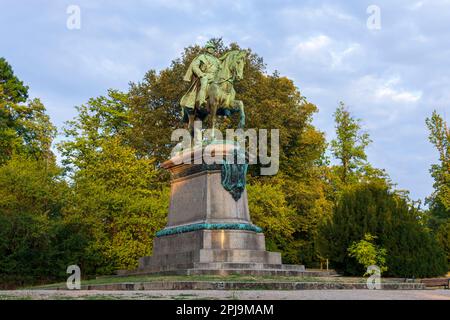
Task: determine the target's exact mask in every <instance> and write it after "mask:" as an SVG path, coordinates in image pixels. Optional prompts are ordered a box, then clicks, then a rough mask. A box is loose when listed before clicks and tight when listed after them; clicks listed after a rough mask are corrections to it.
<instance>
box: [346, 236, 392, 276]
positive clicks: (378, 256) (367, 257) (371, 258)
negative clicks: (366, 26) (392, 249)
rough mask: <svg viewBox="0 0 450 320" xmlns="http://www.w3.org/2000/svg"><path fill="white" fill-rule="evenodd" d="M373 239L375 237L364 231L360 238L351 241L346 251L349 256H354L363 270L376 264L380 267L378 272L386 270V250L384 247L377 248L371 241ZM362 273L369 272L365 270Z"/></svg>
mask: <svg viewBox="0 0 450 320" xmlns="http://www.w3.org/2000/svg"><path fill="white" fill-rule="evenodd" d="M375 239H376V237H374V236H372V235H371V234H370V233H366V234H365V235H364V238H363V239H362V240H360V241H358V242H356V241H355V242H353V243H352V244H351V246H350V247H349V248H348V249H347V251H348V255H349V257H351V258H355V259H356V261H358V263H359V264H361V265H362V266H363V267H364V269H365V270H367V268H368V267H370V266H377V267H378V268H379V269H380V273H383V272H385V271H387V267H386V255H387V251H386V249H384V248H378V247H377V246H376V245H375V244H374V243H373V241H374V240H375ZM364 275H365V276H366V275H370V274H369V273H367V272H366V273H365V274H364Z"/></svg>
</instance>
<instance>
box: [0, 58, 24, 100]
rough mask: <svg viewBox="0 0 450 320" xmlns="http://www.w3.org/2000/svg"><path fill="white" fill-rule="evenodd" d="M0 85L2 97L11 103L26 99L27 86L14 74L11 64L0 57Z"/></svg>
mask: <svg viewBox="0 0 450 320" xmlns="http://www.w3.org/2000/svg"><path fill="white" fill-rule="evenodd" d="M0 86H1V87H2V88H3V95H4V97H3V99H5V100H6V101H8V102H11V103H22V102H26V101H27V99H28V86H25V85H24V84H23V82H22V81H20V80H19V79H18V78H17V77H16V76H15V75H14V71H13V69H12V67H11V65H10V64H9V63H8V62H7V61H6V60H5V58H0Z"/></svg>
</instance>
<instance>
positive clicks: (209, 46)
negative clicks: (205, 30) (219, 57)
mask: <svg viewBox="0 0 450 320" xmlns="http://www.w3.org/2000/svg"><path fill="white" fill-rule="evenodd" d="M205 50H206V51H207V52H208V53H210V54H214V53H215V52H216V45H215V43H214V42H212V41H208V42H207V43H206V45H205Z"/></svg>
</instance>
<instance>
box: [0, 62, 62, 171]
mask: <svg viewBox="0 0 450 320" xmlns="http://www.w3.org/2000/svg"><path fill="white" fill-rule="evenodd" d="M27 99H28V87H26V86H24V85H23V82H22V81H20V80H19V79H18V78H17V77H16V76H15V75H14V72H13V70H12V68H11V66H10V65H9V64H8V63H7V62H6V60H5V59H3V58H0V164H2V163H5V162H6V161H7V160H8V159H10V158H11V157H12V155H13V154H28V155H30V156H33V157H35V158H36V159H47V160H50V159H51V158H52V157H53V154H52V152H51V151H50V145H51V141H52V140H53V138H54V137H55V135H56V128H55V127H54V126H53V125H52V123H51V122H50V119H49V117H48V115H47V114H46V113H45V111H46V110H45V107H44V105H43V104H42V103H41V102H40V100H39V99H33V100H31V101H28V103H27V104H24V103H25V102H26V101H27Z"/></svg>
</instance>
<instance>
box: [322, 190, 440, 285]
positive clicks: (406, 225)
mask: <svg viewBox="0 0 450 320" xmlns="http://www.w3.org/2000/svg"><path fill="white" fill-rule="evenodd" d="M418 219H420V215H419V212H418V210H417V208H414V207H412V206H411V205H409V204H408V203H407V201H406V200H405V199H404V198H402V197H401V196H399V195H398V194H396V193H394V192H391V191H389V188H388V187H387V186H382V185H380V184H377V183H368V184H361V185H355V186H353V187H351V188H349V189H347V190H346V191H345V192H344V193H343V194H342V196H341V198H340V200H339V202H338V204H337V206H336V208H335V210H334V214H333V218H332V219H331V221H330V222H329V223H328V224H327V225H326V226H325V227H324V228H323V229H322V231H323V237H324V239H325V241H324V242H323V245H322V252H323V253H324V254H325V255H326V256H327V257H329V258H330V260H331V262H332V264H333V266H334V267H335V268H337V269H338V270H340V271H342V272H344V273H346V274H350V275H360V274H363V273H364V272H365V270H364V269H363V268H362V266H361V265H360V264H359V263H358V262H357V261H356V260H355V259H354V258H352V257H349V256H348V255H347V248H349V247H350V246H351V245H352V243H354V242H355V241H359V240H360V239H362V238H363V237H364V235H365V234H367V233H370V234H371V235H373V236H375V237H376V241H375V244H376V245H377V246H379V247H382V248H384V249H386V251H387V256H386V265H387V267H388V271H387V273H386V274H387V275H388V276H394V277H431V276H440V275H442V274H445V273H446V271H447V263H446V259H445V255H444V253H443V251H442V249H441V248H440V247H439V245H438V244H437V242H436V240H435V239H434V237H433V235H432V234H431V233H430V232H429V231H428V230H427V229H426V228H425V227H424V226H423V225H422V224H421V223H420V221H419V220H418Z"/></svg>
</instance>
